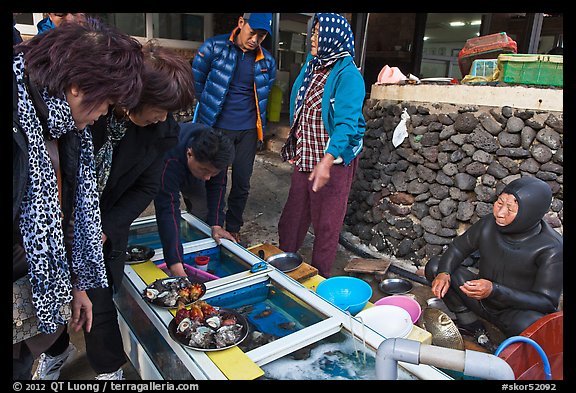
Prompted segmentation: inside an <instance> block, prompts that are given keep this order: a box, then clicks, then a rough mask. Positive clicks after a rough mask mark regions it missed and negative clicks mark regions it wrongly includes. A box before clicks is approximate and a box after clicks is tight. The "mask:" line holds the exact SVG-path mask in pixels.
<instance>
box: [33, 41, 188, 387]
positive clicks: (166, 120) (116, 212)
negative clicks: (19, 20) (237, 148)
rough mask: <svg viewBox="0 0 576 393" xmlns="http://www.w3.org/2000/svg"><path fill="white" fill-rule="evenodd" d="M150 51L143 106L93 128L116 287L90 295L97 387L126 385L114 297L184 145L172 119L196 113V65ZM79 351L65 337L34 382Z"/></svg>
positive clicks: (115, 111) (107, 253) (114, 113)
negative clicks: (171, 154) (106, 382)
mask: <svg viewBox="0 0 576 393" xmlns="http://www.w3.org/2000/svg"><path fill="white" fill-rule="evenodd" d="M143 51H144V73H143V75H142V80H143V89H142V95H141V96H140V100H139V103H138V105H137V106H135V107H132V108H130V110H124V109H121V108H118V107H116V108H111V110H110V111H109V113H108V115H107V116H106V117H105V118H104V119H101V120H99V121H98V122H97V123H95V124H94V125H93V126H92V127H91V129H92V133H93V140H94V151H95V154H96V173H97V175H98V176H97V181H98V191H99V193H100V211H101V216H102V230H103V239H102V240H103V242H104V257H105V263H106V270H107V273H108V279H109V283H110V285H109V287H108V288H102V289H95V290H91V291H88V296H89V297H90V300H91V301H92V305H93V314H94V322H93V326H92V330H91V331H90V332H86V331H85V332H84V338H85V342H86V353H87V356H88V361H89V362H90V365H91V367H92V368H93V369H94V371H95V372H96V373H97V374H98V376H97V377H96V378H97V379H122V375H123V372H122V368H121V367H122V365H123V364H124V363H125V362H126V357H125V355H124V347H123V344H122V336H121V334H120V329H119V327H118V316H117V311H116V307H115V305H114V302H113V299H112V297H113V294H114V291H116V290H118V289H119V288H120V285H121V283H122V278H123V274H124V263H125V259H126V248H127V245H128V244H127V243H128V234H129V230H130V225H131V224H132V222H133V221H134V220H135V219H136V218H137V217H138V216H139V215H140V214H141V213H142V212H143V211H144V210H145V209H146V208H147V207H148V205H149V204H150V203H151V202H152V200H153V199H154V197H155V196H156V193H157V192H158V189H159V187H160V171H161V170H162V159H163V156H164V153H165V152H166V151H167V150H168V149H169V148H171V147H172V146H174V145H175V144H176V142H177V140H178V132H179V126H178V123H177V122H176V121H175V119H174V117H173V115H172V113H171V112H173V111H176V110H179V109H186V108H189V107H191V106H192V104H193V99H194V98H193V97H194V91H193V80H192V71H191V65H190V63H189V61H188V60H186V59H185V58H183V57H180V56H179V55H177V54H176V53H175V52H173V51H171V50H169V49H166V48H162V47H159V46H157V45H156V43H155V42H154V41H150V42H148V43H147V44H146V45H145V46H144V48H143ZM73 349H74V347H73V345H72V344H71V343H69V336H68V334H67V333H64V334H63V335H62V336H61V338H59V339H58V341H57V342H56V343H55V345H54V346H53V347H52V348H50V350H49V351H47V352H46V353H45V354H43V356H42V358H41V359H40V360H41V361H40V362H39V366H38V369H37V372H36V373H35V375H34V377H35V378H34V379H53V377H54V376H55V375H58V374H59V373H60V367H61V366H62V363H63V361H62V360H63V359H64V360H65V359H66V358H67V357H68V356H69V355H70V353H71V352H72V351H73ZM52 366H53V367H52Z"/></svg>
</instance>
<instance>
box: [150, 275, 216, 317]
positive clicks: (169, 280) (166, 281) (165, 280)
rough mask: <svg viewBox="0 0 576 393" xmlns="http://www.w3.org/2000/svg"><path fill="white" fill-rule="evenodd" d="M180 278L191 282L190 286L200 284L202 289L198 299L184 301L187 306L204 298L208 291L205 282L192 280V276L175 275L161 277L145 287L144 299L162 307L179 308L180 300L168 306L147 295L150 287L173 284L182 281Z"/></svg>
mask: <svg viewBox="0 0 576 393" xmlns="http://www.w3.org/2000/svg"><path fill="white" fill-rule="evenodd" d="M180 280H186V282H189V283H190V285H188V287H191V286H192V285H199V286H200V287H201V289H202V291H201V293H200V295H199V296H198V298H197V299H194V300H192V301H190V302H187V303H184V305H185V306H189V305H191V304H192V303H194V302H196V301H198V300H200V299H201V298H202V296H204V294H205V293H206V285H204V283H202V282H200V281H194V280H191V279H190V277H184V276H182V277H181V276H175V277H166V278H159V279H158V280H156V281H154V282H153V283H152V284H150V285H148V286H147V287H146V288H144V290H143V291H142V298H143V299H144V300H146V301H147V302H148V303H150V304H152V305H154V306H157V307H162V308H166V309H174V308H178V302H176V304H175V305H173V306H168V305H165V304H163V303H162V302H160V301H158V299H157V298H156V299H150V298H148V297H147V296H146V291H147V290H148V289H155V287H156V285H157V284H160V283H161V284H168V285H169V284H171V283H172V282H174V281H180ZM179 300H180V299H179Z"/></svg>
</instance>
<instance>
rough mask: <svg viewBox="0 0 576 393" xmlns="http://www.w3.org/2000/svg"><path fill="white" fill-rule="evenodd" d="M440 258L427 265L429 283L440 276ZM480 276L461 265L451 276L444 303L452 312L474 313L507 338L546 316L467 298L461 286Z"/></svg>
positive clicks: (426, 272) (434, 258)
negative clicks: (501, 307)
mask: <svg viewBox="0 0 576 393" xmlns="http://www.w3.org/2000/svg"><path fill="white" fill-rule="evenodd" d="M439 262H440V257H432V258H430V260H429V261H428V263H426V266H425V269H424V272H425V275H426V278H427V279H428V281H430V282H432V281H433V280H434V277H436V275H437V274H438V263H439ZM478 278H479V277H478V275H477V274H476V273H474V272H473V271H471V270H469V269H468V267H467V266H464V265H461V266H460V267H459V268H458V269H456V271H454V272H452V275H451V276H450V289H448V292H446V295H444V299H443V300H444V303H446V306H447V307H448V308H449V309H450V311H452V312H454V313H456V314H458V313H465V312H469V311H471V312H473V313H474V314H476V315H477V316H479V317H481V318H483V319H485V320H487V321H489V322H491V323H493V324H494V325H496V327H497V328H498V329H500V330H501V331H502V332H503V333H504V334H505V335H506V336H507V337H510V336H516V335H519V334H520V333H522V331H524V330H525V329H526V328H527V327H528V326H530V325H531V324H532V323H534V322H536V321H537V320H538V319H539V318H541V317H542V316H544V314H542V313H540V312H538V311H534V310H520V309H514V308H506V309H494V308H491V307H490V306H488V305H486V304H485V303H486V301H478V300H475V299H472V298H469V297H468V296H466V295H465V294H464V293H463V292H462V291H461V290H460V288H459V287H460V286H461V285H463V284H464V283H465V282H466V281H468V280H476V279H478Z"/></svg>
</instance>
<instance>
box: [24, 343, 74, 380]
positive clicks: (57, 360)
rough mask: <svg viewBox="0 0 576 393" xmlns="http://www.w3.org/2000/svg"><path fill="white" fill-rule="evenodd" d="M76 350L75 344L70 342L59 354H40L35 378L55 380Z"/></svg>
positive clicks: (33, 377)
mask: <svg viewBox="0 0 576 393" xmlns="http://www.w3.org/2000/svg"><path fill="white" fill-rule="evenodd" d="M73 352H76V347H75V346H74V344H72V343H70V344H68V348H66V350H65V351H64V352H62V353H61V354H60V355H58V356H50V355H47V354H45V353H42V354H41V355H40V358H39V359H38V366H37V367H36V371H35V372H34V375H33V376H32V379H33V380H49V381H55V380H57V379H58V377H60V370H61V369H62V366H64V363H66V361H67V360H68V359H69V358H70V355H71V354H72V353H73Z"/></svg>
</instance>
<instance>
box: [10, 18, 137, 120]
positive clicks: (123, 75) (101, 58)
mask: <svg viewBox="0 0 576 393" xmlns="http://www.w3.org/2000/svg"><path fill="white" fill-rule="evenodd" d="M14 52H15V53H19V52H21V53H23V54H24V60H25V62H26V66H25V67H26V74H27V75H28V77H29V78H30V82H31V83H34V84H35V85H36V86H38V87H39V88H44V87H45V88H48V92H49V94H51V95H53V96H62V97H64V94H65V92H66V91H67V90H68V89H69V88H70V87H71V86H72V85H77V86H78V88H79V89H80V90H81V91H82V92H83V93H84V94H85V97H84V99H83V105H84V106H85V108H89V109H92V108H95V107H96V106H98V105H100V104H101V103H102V102H104V101H107V100H111V101H112V102H114V103H115V104H116V105H120V106H122V107H133V106H135V105H137V103H138V99H139V97H140V94H141V91H142V69H143V64H144V59H143V57H144V56H143V54H142V45H141V44H140V43H139V42H138V40H136V39H135V38H132V37H130V36H129V35H128V34H125V33H123V32H121V31H120V30H118V29H116V28H115V27H112V26H107V25H106V24H104V23H102V22H101V21H100V20H98V19H95V18H89V19H87V20H86V21H85V22H83V23H63V24H62V25H61V26H60V27H58V28H56V29H51V30H48V31H46V32H44V33H42V34H38V35H36V36H34V37H33V38H31V39H30V40H28V41H24V42H22V43H20V44H18V45H17V46H15V47H14Z"/></svg>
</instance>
